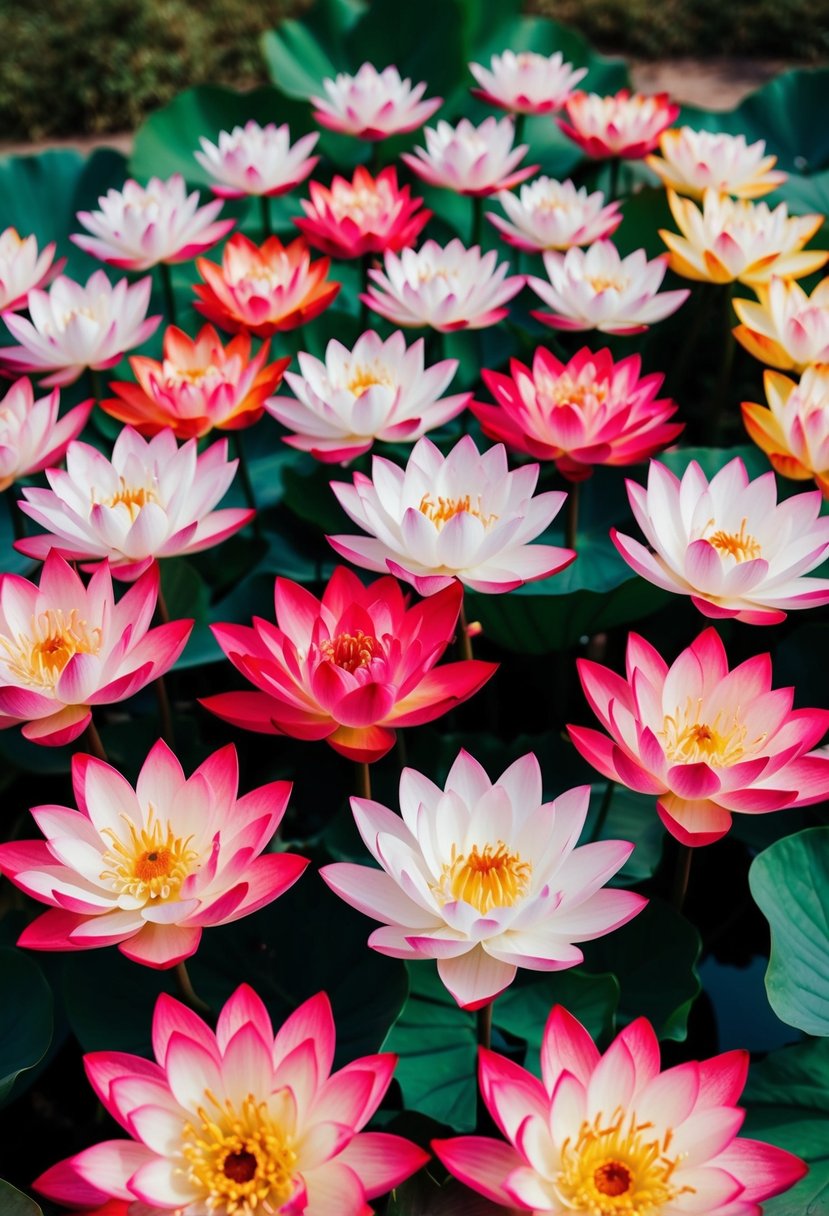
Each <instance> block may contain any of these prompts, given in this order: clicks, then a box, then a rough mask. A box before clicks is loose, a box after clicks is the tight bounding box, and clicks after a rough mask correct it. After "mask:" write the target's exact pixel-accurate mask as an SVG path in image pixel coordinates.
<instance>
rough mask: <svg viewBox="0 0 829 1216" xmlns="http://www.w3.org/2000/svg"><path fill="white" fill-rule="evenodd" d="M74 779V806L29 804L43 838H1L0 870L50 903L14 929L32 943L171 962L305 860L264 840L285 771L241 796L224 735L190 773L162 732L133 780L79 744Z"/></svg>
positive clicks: (283, 884) (244, 911)
mask: <svg viewBox="0 0 829 1216" xmlns="http://www.w3.org/2000/svg"><path fill="white" fill-rule="evenodd" d="M72 784H73V788H74V791H75V799H76V801H77V804H78V810H73V809H71V808H70V807H66V806H38V807H34V808H33V810H32V815H33V816H34V818H35V822H36V823H37V825H38V827H39V828H40V829H41V831H42V832H43V834H44V836H45V837H46V839H45V840H15V841H13V842H12V843H11V844H6V845H0V871H1V872H2V873H4V874H5V875H6V876H7V877H8V878H10V879H11V881H12V882H13V883H14V884H15V886H18V887H20V889H21V890H22V891H25V892H26V893H27V894H28V895H31V896H33V898H34V899H38V900H40V901H41V903H45V904H49V905H50V906H51V910H50V911H48V912H44V913H43V915H41V916H39V917H38V918H37V919H36V920H34V921H32V922H31V924H29V925H27V927H26V928H25V929H24V930H23V933H22V934H21V936H20V938H19V939H18V945H20V946H27V947H28V948H29V949H30V950H89V949H93V948H96V947H99V946H115V945H117V946H118V949H119V950H120V951H121V953H122V954H124V955H126V957H127V958H129V959H132V960H133V962H136V963H143V964H144V965H145V966H147V967H154V968H157V969H161V968H166V967H173V966H175V965H176V964H177V963H180V962H181V961H182V960H183V959H185V958H189V957H190V955H191V954H195V952H196V950H197V948H198V945H199V941H200V940H201V935H202V930H203V929H206V928H210V927H212V926H214V925H226V924H228V923H229V922H230V921H234V920H239V919H240V918H241V917H243V916H249V915H250V914H251V913H252V912H256V911H257V910H258V909H259V908H262V907H264V906H265V905H266V904H269V903H271V902H272V901H273V900H274V899H277V898H278V896H280V895H282V894H283V893H284V892H285V891H287V890H288V888H289V887H291V886H293V884H294V883H295V882H296V880H297V879H298V878H299V876H300V874H301V873H302V871H303V870H304V869H305V867H306V866H307V865H308V862H307V860H306V859H305V858H304V857H298V856H296V855H295V854H293V853H282V852H267V853H266V852H264V850H265V848H266V846H267V845H268V843H269V842H270V840H271V839H272V838H273V835H274V833H275V832H276V829H277V827H278V826H279V823H280V821H281V819H282V816H283V815H284V813H285V808H286V807H287V805H288V797H289V795H290V792H291V783H290V782H289V781H273V782H271V783H270V784H269V785H263V786H261V787H260V788H259V789H255V790H252V791H251V792H250V793H249V794H245V795H244V797H242V798H237V791H238V788H239V764H238V761H237V757H236V749H235V748H234V747H233V745H232V744H228V745H227V746H226V747H223V748H222V749H221V750H220V751H217V752H214V753H213V755H211V756H209V757H208V758H207V760H205V761H204V763H203V764H201V765H199V767H198V768H197V769H196V771H195V772H194V773H193V774H192V776H190V777H187V778H186V777H185V776H184V772H183V770H182V767H181V765H180V764H179V762H178V760H177V758H176V757H175V755H174V754H173V753H172V752H171V751H170V749H169V748H168V747H167V744H166V743H164V742H163V741H162V740H159V741H158V743H156V744H155V746H154V747H153V748H152V750H151V751H150V753H149V755H148V756H147V758H146V760H145V761H144V764H143V765H142V767H141V772H140V773H139V774H138V781H137V782H136V786H135V789H134V790H133V788H132V786H131V785H130V784H129V782H128V781H126V780H125V779H124V778H123V777H122V776H121V774H120V773H119V772H118V771H117V769H114V768H111V767H110V765H109V764H104V763H103V762H102V761H101V760H96V759H95V758H94V757H92V756H85V755H81V754H79V753H76V754H75V755H74V756H73V757H72Z"/></svg>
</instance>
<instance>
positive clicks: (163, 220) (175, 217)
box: [70, 173, 236, 271]
mask: <svg viewBox="0 0 829 1216" xmlns="http://www.w3.org/2000/svg"><path fill="white" fill-rule="evenodd" d="M98 206H99V207H100V211H79V212H78V219H79V220H80V221H81V223H82V224H83V226H84V228H86V229H87V231H89V232H91V233H92V236H85V235H83V234H82V233H81V234H79V235H77V234H76V235H73V236H72V237H71V238H70V239H71V240H72V241H74V242H75V244H76V245H77V246H78V248H79V249H83V250H84V252H85V253H89V254H91V255H92V257H93V258H99V259H100V260H101V261H102V262H107V263H109V265H110V266H117V267H118V269H119V270H133V271H138V270H149V269H150V268H151V267H153V266H157V265H158V264H159V262H166V263H175V262H189V261H190V259H191V258H193V257H195V256H196V254H197V253H204V251H205V249H209V248H210V247H211V245H215V244H216V242H217V241H220V240H221V239H222V237H223V236H226V235H227V234H228V232H229V231H230V229H231V228H232V227H233V225H234V224H235V223H236V221H235V220H217V219H216V216H217V215H218V214H219V212H220V211H221V209H222V204H221V201H217V202H214V203H208V204H207V205H206V206H204V207H199V192H198V190H194V191H193V193H192V194H187V191H186V187H185V185H184V178H183V177H182V176H181V174H180V173H174V174H173V176H172V177H170V178H168V179H167V181H162V180H161V178H158V177H151V178H150V180H149V182H148V183H147V185H146V186H139V184H138V182H136V181H133V180H132V179H131V178H130V179H129V180H128V181H127V182H126V183H125V185H124V187H123V189H121V190H108V191H107V193H106V194H105V195H104V196H103V197H102V198H99V199H98Z"/></svg>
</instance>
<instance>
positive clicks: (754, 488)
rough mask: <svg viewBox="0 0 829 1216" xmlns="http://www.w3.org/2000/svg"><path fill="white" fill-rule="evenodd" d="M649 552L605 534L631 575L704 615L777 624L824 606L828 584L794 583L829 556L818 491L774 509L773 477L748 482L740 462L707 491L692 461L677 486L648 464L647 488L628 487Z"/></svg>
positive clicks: (828, 525) (827, 522) (828, 522)
mask: <svg viewBox="0 0 829 1216" xmlns="http://www.w3.org/2000/svg"><path fill="white" fill-rule="evenodd" d="M627 490H628V498H629V499H630V505H631V509H632V510H633V514H634V515H635V517H636V522H637V523H638V524H639V527H640V528H641V529H642V531H643V532H644V534H645V538H646V539H647V541H648V544H649V545H650V546H651V549H652V550H653V552H651V550H649V549H646V548H645V546H644V545H642V544H640V543H639V541H637V540H634V539H633V538H632V537H630V536H624V535H623V534H622V533H620V532H617V531H616V529H615V528H614V529H612V530H611V533H610V535H611V538H612V540H613V543H614V545H615V546H616V548H617V549H618V550H619V552H620V553H621V555H622V557H623V558H624V559H625V561H626V562H627V563H628V565H629V566H631V567H632V568H633V569H634V570H635V571H636V573H637V574H641V575H642V578H645V579H647V580H648V582H649V583H655V584H656V586H657V587H662V588H663V589H664V590H666V591H675V592H678V593H679V594H680V595H690V597H691V602H692V603H693V604H694V605H695V607H697V608H699V610H700V612H701V613H703V615H704V616H709V617H715V618H721V617H736V619H737V620H738V621H745V622H746V623H747V624H749V625H776V624H777V623H778V622H779V621H784V620H785V619H786V611H787V610H791V609H796V608H812V607H815V606H816V605H818V604H826V603H829V579H825V578H802V577H801V576H802V575H803V574H807V573H808V572H809V571H810V570H814V568H815V567H816V566H818V565H820V563H821V562H822V561H823V559H824V558H825V557H826V555H827V553H829V517H827V516H823V517H821V515H820V502H821V496H820V494H819V492H818V491H814V492H811V493H807V494H795V495H794V496H793V497H792V498H787V499H786V501H785V502H781V503H778V502H777V488H776V485H775V480H774V474H773V473H771V472H769V473H764V474H763V475H762V477H757V478H755V479H754V481H749V479H748V473H747V472H746V467H745V465H744V464H743V462H742V460H740V458H739V457H736V458H735V459H734V460H730V461H729V462H728V464H726V465H724V466H723V468H721V469H720V470H719V472H718V473H715V474H714V476H713V477H712V478H711V481H710V483H709V481H708V479H707V477H706V476H705V474H704V473H703V471H702V469H701V468H700V467H699V465H698V464H697V462H696V461H695V460H692V461H691V462H690V464H689V465H688V468H687V469H686V470H685V472H684V473H683V474H682V479H681V480H680V479H679V478H678V477H676V476H675V475H674V474H673V473H672V472H671V471H670V469H667V468H666V467H665V466H664V465H663V464H660V463H659V461H658V460H653V461H651V466H650V471H649V473H648V488H647V490H645V489H643V488H642V486H640V485H637V484H636V483H635V482H633V481H628V483H627Z"/></svg>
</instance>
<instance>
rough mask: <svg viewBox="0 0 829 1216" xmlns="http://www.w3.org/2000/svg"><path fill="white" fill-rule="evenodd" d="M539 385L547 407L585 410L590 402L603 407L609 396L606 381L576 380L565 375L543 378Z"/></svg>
mask: <svg viewBox="0 0 829 1216" xmlns="http://www.w3.org/2000/svg"><path fill="white" fill-rule="evenodd" d="M537 385H538V396H539V397H540V398H541V399H542V400H543V402H544V404H545V405H552V406H558V405H573V406H575V407H576V409H584V407H585V405H586V404H587V403H588V402H589V403H590V404H591V405H592V404H596V405H603V404H604V402H605V401H606V400H607V396H608V384H607V381H606V380H588V381H584V380H575V379H574V378H573V377H572V376H568V375H566V374H564V375H561V376H555V377H553V376H544V377H541V378H539V380H538V381H537Z"/></svg>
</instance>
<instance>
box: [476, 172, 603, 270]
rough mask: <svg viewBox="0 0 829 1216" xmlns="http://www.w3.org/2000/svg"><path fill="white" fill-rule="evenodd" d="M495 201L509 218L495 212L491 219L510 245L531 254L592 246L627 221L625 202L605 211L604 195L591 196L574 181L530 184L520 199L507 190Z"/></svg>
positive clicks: (546, 180) (548, 180) (545, 180)
mask: <svg viewBox="0 0 829 1216" xmlns="http://www.w3.org/2000/svg"><path fill="white" fill-rule="evenodd" d="M496 198H497V200H498V202H499V203H500V204H501V206H502V207H503V208H504V210H505V211H506V213H507V217H508V219H506V220H505V219H503V218H502V216H500V215H495V214H494V213H493V212H491V211H488V212H487V213H486V216H487V219H488V220H489V221H490V223H491V224H494V226H495V227H496V228H497V229H498V231H499V232H500V233H501V235H502V236H503V238H504V240H505V241H506V242H507V243H508V244H509V245H515V246H516V248H518V249H525V250H527V251H528V252H529V253H543V252H544V251H545V250H547V249H569V248H570V247H571V246H573V245H590V244H592V243H593V241H600V240H604V239H605V238H606V237H609V236H612V235H613V233H614V232H615V231H616V229H617V228H618V227H619V225H620V223H621V222H622V216H621V212H620V210H619V208H620V207H621V205H622V204H621V203H620V202H618V201H617V202H612V203H608V205H607V206H605V201H604V195H603V194H602V192H601V191H600V190H596V191H594V192H593V193H592V194H588V192H587V188H586V186H581V187H579V189H578V190H577V189H576V187H575V186H574V185H573V183H572V182H571V181H566V182H559V181H555V180H554V179H553V178H551V177H537V178H536V179H535V181H533V182H527V183H526V184H525V185H523V186H522V187H521V190H520V191H519V193H518V195H515V194H512V193H511V192H510V191H509V190H503V191H501V192H500V193H499V194H498V195H496ZM509 221H511V222H509Z"/></svg>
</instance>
